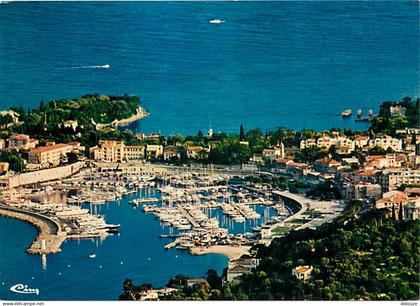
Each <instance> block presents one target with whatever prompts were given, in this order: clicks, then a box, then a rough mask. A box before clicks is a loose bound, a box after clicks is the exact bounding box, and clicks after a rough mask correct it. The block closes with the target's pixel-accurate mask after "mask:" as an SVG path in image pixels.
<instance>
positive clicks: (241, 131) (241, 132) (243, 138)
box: [239, 124, 245, 141]
mask: <svg viewBox="0 0 420 306" xmlns="http://www.w3.org/2000/svg"><path fill="white" fill-rule="evenodd" d="M239 140H240V141H244V140H245V131H244V126H243V125H242V124H241V127H240V128H239Z"/></svg>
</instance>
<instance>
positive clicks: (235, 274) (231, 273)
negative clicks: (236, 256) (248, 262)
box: [226, 266, 249, 282]
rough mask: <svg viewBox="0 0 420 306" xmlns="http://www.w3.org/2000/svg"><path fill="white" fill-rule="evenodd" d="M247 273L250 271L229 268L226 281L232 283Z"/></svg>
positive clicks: (240, 267) (242, 268)
mask: <svg viewBox="0 0 420 306" xmlns="http://www.w3.org/2000/svg"><path fill="white" fill-rule="evenodd" d="M247 272H249V270H248V269H247V268H245V267H242V266H235V267H233V268H228V270H227V273H226V280H227V281H228V282H232V281H234V280H235V278H237V277H239V276H241V275H242V274H244V273H247Z"/></svg>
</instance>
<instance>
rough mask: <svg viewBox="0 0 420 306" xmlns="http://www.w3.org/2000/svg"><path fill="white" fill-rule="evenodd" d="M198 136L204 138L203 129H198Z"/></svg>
mask: <svg viewBox="0 0 420 306" xmlns="http://www.w3.org/2000/svg"><path fill="white" fill-rule="evenodd" d="M197 136H198V137H199V138H202V137H203V132H202V131H201V130H199V131H198V134H197Z"/></svg>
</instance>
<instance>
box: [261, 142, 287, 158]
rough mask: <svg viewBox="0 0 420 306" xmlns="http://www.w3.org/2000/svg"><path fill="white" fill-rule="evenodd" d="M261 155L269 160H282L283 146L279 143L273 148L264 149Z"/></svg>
mask: <svg viewBox="0 0 420 306" xmlns="http://www.w3.org/2000/svg"><path fill="white" fill-rule="evenodd" d="M262 155H263V156H264V157H265V158H267V159H270V160H275V159H276V158H284V144H283V143H282V142H281V143H279V144H278V145H277V146H276V147H274V148H268V149H264V150H263V152H262Z"/></svg>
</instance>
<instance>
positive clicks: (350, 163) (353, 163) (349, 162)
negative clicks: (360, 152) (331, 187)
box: [342, 156, 360, 167]
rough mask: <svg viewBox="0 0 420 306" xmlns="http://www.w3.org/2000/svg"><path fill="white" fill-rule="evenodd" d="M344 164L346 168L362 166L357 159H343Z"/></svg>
mask: <svg viewBox="0 0 420 306" xmlns="http://www.w3.org/2000/svg"><path fill="white" fill-rule="evenodd" d="M342 163H343V165H345V166H350V167H359V166H360V162H359V160H358V159H357V158H356V157H354V156H353V157H348V158H343V159H342Z"/></svg>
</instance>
